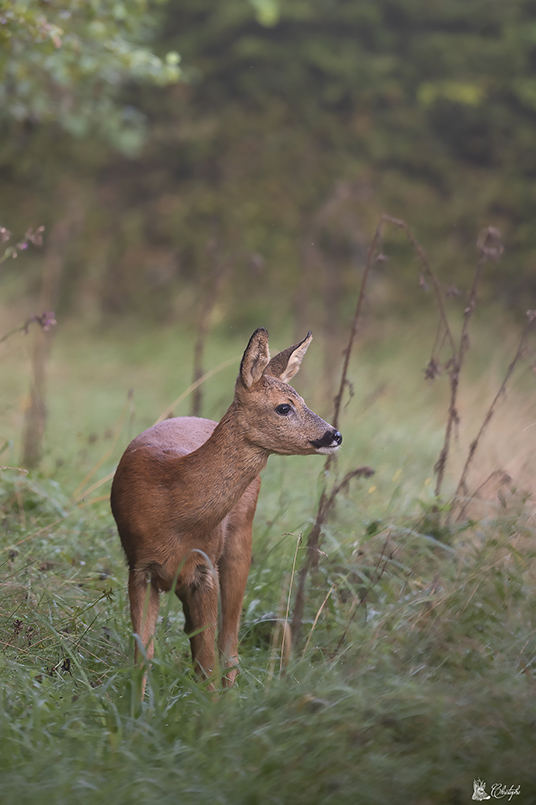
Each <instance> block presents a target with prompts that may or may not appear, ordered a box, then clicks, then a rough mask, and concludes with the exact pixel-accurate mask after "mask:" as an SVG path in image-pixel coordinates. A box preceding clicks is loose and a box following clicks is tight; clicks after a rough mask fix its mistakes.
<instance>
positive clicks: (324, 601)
mask: <svg viewBox="0 0 536 805" xmlns="http://www.w3.org/2000/svg"><path fill="white" fill-rule="evenodd" d="M334 589H335V585H334V584H332V585H331V587H330V588H329V591H328V594H327V595H326V597H325V598H324V600H323V601H322V603H321V604H320V607H319V609H318V612H317V613H316V616H315V619H314V621H313V625H312V626H311V631H310V632H309V636H308V637H307V641H306V643H305V646H304V648H303V651H302V659H303V658H304V657H305V653H306V651H307V649H308V648H309V643H310V642H311V637H312V636H313V632H314V630H315V627H316V624H317V623H318V619H319V618H320V615H321V614H322V611H323V609H324V607H325V606H326V604H327V602H328V598H329V597H330V595H331V593H332V592H333V590H334Z"/></svg>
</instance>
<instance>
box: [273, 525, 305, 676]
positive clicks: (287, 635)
mask: <svg viewBox="0 0 536 805" xmlns="http://www.w3.org/2000/svg"><path fill="white" fill-rule="evenodd" d="M301 541H302V535H301V534H300V535H299V536H298V539H297V540H296V550H295V551H294V559H293V560H292V572H291V574H290V583H289V586H288V596H287V609H286V611H285V620H284V626H283V641H282V643H281V661H280V664H279V673H280V674H281V673H282V672H283V667H284V666H286V665H288V661H289V659H290V649H291V646H292V630H291V628H290V626H289V622H288V615H289V611H290V599H291V598H292V587H293V585H294V574H295V573H296V562H297V560H298V550H299V547H300V545H301Z"/></svg>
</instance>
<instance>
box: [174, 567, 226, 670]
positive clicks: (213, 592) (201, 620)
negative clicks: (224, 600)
mask: <svg viewBox="0 0 536 805" xmlns="http://www.w3.org/2000/svg"><path fill="white" fill-rule="evenodd" d="M197 576H198V579H197V580H196V582H195V583H193V584H188V585H184V586H183V587H181V588H180V589H177V591H176V593H177V596H178V597H179V598H180V600H181V602H182V607H183V610H184V618H185V624H184V631H185V632H186V634H187V635H188V637H189V640H190V649H191V652H192V660H193V663H194V671H195V673H196V674H197V675H198V676H201V677H203V678H205V679H206V678H208V677H210V676H211V675H212V673H213V671H214V664H215V663H214V661H215V657H214V654H215V652H214V642H215V639H216V622H217V619H218V592H219V584H218V577H217V575H216V573H214V572H212V570H209V569H208V568H205V567H204V566H198V570H197Z"/></svg>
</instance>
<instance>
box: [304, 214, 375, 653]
mask: <svg viewBox="0 0 536 805" xmlns="http://www.w3.org/2000/svg"><path fill="white" fill-rule="evenodd" d="M384 219H385V216H382V217H381V219H380V221H379V223H378V226H377V227H376V231H375V233H374V237H373V238H372V242H371V244H370V248H369V250H368V254H367V262H366V265H365V270H364V272H363V276H362V278H361V285H360V288H359V295H358V299H357V305H356V308H355V312H354V316H353V319H352V324H351V327H350V335H349V337H348V343H347V345H346V348H345V350H344V353H343V354H344V361H343V366H342V371H341V380H340V383H339V389H338V391H337V394H336V395H335V399H334V413H333V419H332V421H333V425H334V427H335V428H338V425H339V419H340V413H341V407H342V398H343V396H344V389H345V388H346V385H347V383H348V368H349V366H350V357H351V354H352V348H353V345H354V342H355V338H356V335H357V330H358V326H359V322H360V320H361V315H362V311H363V304H364V302H365V297H366V287H367V280H368V277H369V274H370V270H371V268H372V265H373V263H374V260H375V254H376V249H377V247H378V243H379V241H380V238H381V234H382V226H383V223H384ZM333 461H334V458H333V457H332V456H328V458H327V459H326V464H325V467H324V473H325V478H326V483H325V484H324V487H323V489H322V492H321V494H320V500H319V501H318V509H317V512H316V518H315V522H314V524H313V527H312V529H311V531H310V532H309V536H308V538H307V551H306V556H305V561H304V562H303V564H302V566H301V568H300V572H299V574H298V583H297V586H296V597H295V600H294V613H293V617H292V639H293V643H294V645H297V644H298V642H299V640H300V639H301V633H302V621H303V610H304V605H305V583H306V580H307V576H308V574H309V571H310V570H316V568H317V567H318V552H319V544H320V536H321V533H322V527H323V525H324V523H325V521H326V517H327V515H328V512H329V510H330V509H331V508H332V507H333V504H334V502H335V498H336V495H337V493H338V492H340V491H341V489H342V488H343V486H346V485H347V484H348V483H349V481H350V479H351V478H353V477H357V476H358V475H364V474H370V473H371V472H372V470H370V468H369V467H365V468H363V467H360V468H358V469H356V470H353V471H352V472H351V473H349V474H347V475H346V476H345V478H344V479H343V482H342V484H340V485H339V486H338V487H337V488H335V489H334V490H333V491H332V492H331V493H328V491H327V479H328V478H329V472H330V470H331V466H332V463H333Z"/></svg>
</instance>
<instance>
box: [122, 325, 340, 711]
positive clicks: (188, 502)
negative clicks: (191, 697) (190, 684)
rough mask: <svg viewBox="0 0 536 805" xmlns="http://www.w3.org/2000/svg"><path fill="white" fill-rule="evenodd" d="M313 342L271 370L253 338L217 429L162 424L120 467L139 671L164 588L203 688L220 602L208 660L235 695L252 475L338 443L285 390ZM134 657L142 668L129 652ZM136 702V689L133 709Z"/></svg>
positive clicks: (149, 651) (261, 334)
mask: <svg viewBox="0 0 536 805" xmlns="http://www.w3.org/2000/svg"><path fill="white" fill-rule="evenodd" d="M311 340H312V335H311V333H308V334H307V336H306V337H305V338H304V340H303V341H301V342H300V343H299V344H295V345H294V346H292V347H289V348H288V349H286V350H284V351H283V352H280V353H279V354H278V355H275V356H274V357H273V358H272V359H270V352H269V349H268V332H267V331H266V330H265V329H263V328H260V329H258V330H256V331H255V332H254V333H253V335H252V336H251V338H250V341H249V344H248V346H247V347H246V350H245V352H244V355H243V358H242V362H241V364H240V373H239V375H238V378H237V380H236V385H235V394H234V400H233V402H232V403H231V406H230V408H229V409H228V411H227V412H226V413H225V414H224V416H223V419H222V420H221V422H220V423H219V424H217V423H216V422H212V421H211V420H210V419H199V418H198V417H176V418H174V419H168V420H165V421H163V422H160V423H159V424H157V425H154V426H153V427H152V428H149V429H148V430H146V431H144V432H143V433H142V434H141V435H140V436H138V437H137V438H136V439H134V441H132V442H131V443H130V445H129V446H128V447H127V449H126V451H125V453H124V455H123V457H122V459H121V461H120V462H119V466H118V467H117V471H116V473H115V477H114V480H113V485H112V496H111V504H112V512H113V515H114V517H115V521H116V523H117V528H118V531H119V536H120V538H121V542H122V544H123V549H124V551H125V554H126V557H127V560H128V565H129V570H130V575H129V581H128V594H129V599H130V614H131V617H132V626H133V629H134V633H135V634H137V635H138V638H139V641H141V644H142V645H143V647H144V650H145V653H146V657H147V660H148V661H150V659H151V658H152V656H153V652H154V647H153V635H154V631H155V626H156V621H157V618H158V606H159V594H160V592H168V591H169V590H171V589H172V588H173V591H174V592H175V594H176V595H177V596H178V598H179V599H180V601H181V602H182V606H183V610H184V616H185V626H184V630H185V632H186V633H187V634H188V635H189V638H190V647H191V652H192V658H193V662H194V667H195V670H196V672H197V673H198V674H199V675H201V676H204V677H209V676H210V675H211V674H212V672H213V670H214V662H215V648H214V643H215V634H216V621H217V619H218V618H217V615H218V596H221V614H220V622H219V635H218V648H219V652H220V656H221V658H222V662H223V664H224V666H225V667H226V669H227V670H226V673H225V676H224V678H223V683H224V685H232V684H233V682H234V679H235V677H236V674H237V671H238V668H237V662H238V657H237V651H238V627H239V623H240V615H241V610H242V599H243V597H244V591H245V588H246V580H247V576H248V571H249V565H250V561H251V529H252V523H253V516H254V514H255V509H256V506H257V498H258V495H259V490H260V483H261V482H260V477H259V472H260V471H261V470H262V469H263V468H264V466H265V465H266V461H267V459H268V456H269V455H270V453H278V454H280V455H308V454H313V453H320V454H323V455H326V454H329V453H332V452H334V451H335V450H336V449H337V448H338V447H339V445H340V444H341V442H342V436H341V434H340V433H339V431H337V430H335V429H334V428H333V427H332V426H331V425H328V424H327V422H324V420H323V419H320V417H319V416H317V415H316V414H314V413H313V412H312V411H310V410H309V408H307V406H306V404H305V402H304V401H303V400H302V398H301V397H300V396H299V395H298V394H297V393H296V392H295V391H294V389H293V388H292V387H291V386H289V385H288V383H287V381H289V380H290V379H291V378H292V377H294V375H295V374H296V372H297V371H298V369H299V368H300V364H301V361H302V358H303V356H304V355H305V352H306V350H307V348H308V346H309V344H310V343H311ZM135 655H136V661H137V662H139V661H143V658H141V657H140V649H139V646H138V644H137V645H136V650H135ZM144 690H145V679H144V681H143V682H142V697H143V693H144Z"/></svg>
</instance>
